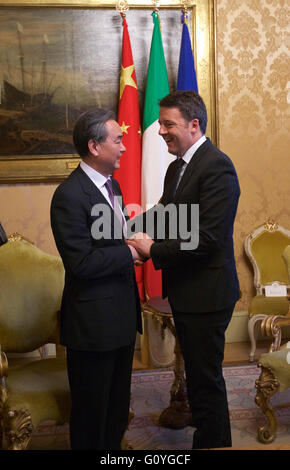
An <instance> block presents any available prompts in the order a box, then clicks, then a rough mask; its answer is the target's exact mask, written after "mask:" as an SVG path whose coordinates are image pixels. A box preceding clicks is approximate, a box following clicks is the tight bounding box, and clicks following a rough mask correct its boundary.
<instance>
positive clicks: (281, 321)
mask: <svg viewBox="0 0 290 470" xmlns="http://www.w3.org/2000/svg"><path fill="white" fill-rule="evenodd" d="M282 257H283V259H284V261H285V264H286V267H287V270H288V275H289V279H290V245H288V246H287V247H286V248H285V250H284V251H283V254H282ZM285 326H290V303H289V296H288V313H287V314H286V315H285V316H281V315H271V316H269V317H267V318H265V319H264V320H263V322H262V333H263V334H264V335H265V336H268V337H272V338H274V340H273V342H272V344H271V348H270V352H268V353H266V354H262V355H261V357H260V359H259V363H258V366H259V367H260V368H261V373H260V377H259V379H258V380H256V389H257V392H256V397H255V402H256V404H257V405H258V406H259V407H260V408H261V410H262V412H263V413H264V414H265V417H266V419H267V421H266V425H262V426H260V427H259V428H258V439H259V441H261V442H263V443H265V444H269V443H271V442H273V440H274V439H275V437H276V434H277V418H276V415H275V408H273V407H272V405H271V404H270V398H271V397H272V396H273V395H275V394H276V393H277V392H284V391H285V390H287V389H288V388H290V341H288V342H287V343H286V344H284V345H283V346H282V347H281V348H280V342H281V336H282V335H281V329H282V328H283V327H285ZM289 405H290V403H289ZM284 406H285V404H284V405H283V407H284Z"/></svg>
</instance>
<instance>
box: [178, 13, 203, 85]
mask: <svg viewBox="0 0 290 470" xmlns="http://www.w3.org/2000/svg"><path fill="white" fill-rule="evenodd" d="M177 90H193V91H196V92H197V93H198V86H197V80H196V73H195V66H194V58H193V54H192V49H191V41H190V36H189V31H188V27H187V24H186V22H185V21H184V20H183V27H182V37H181V47H180V55H179V66H178V78H177Z"/></svg>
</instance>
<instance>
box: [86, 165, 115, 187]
mask: <svg viewBox="0 0 290 470" xmlns="http://www.w3.org/2000/svg"><path fill="white" fill-rule="evenodd" d="M80 167H81V169H82V170H83V171H84V172H85V173H86V175H87V176H88V177H89V178H90V179H91V180H92V182H93V183H94V184H95V185H96V186H97V188H98V189H100V188H101V187H102V186H104V184H105V183H106V181H107V180H108V179H109V178H110V177H109V178H106V177H105V176H104V175H102V174H101V173H99V172H98V171H97V170H95V169H94V168H92V167H91V166H90V165H88V164H87V163H85V162H84V161H83V160H82V161H81V162H80Z"/></svg>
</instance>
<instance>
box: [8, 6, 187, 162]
mask: <svg viewBox="0 0 290 470" xmlns="http://www.w3.org/2000/svg"><path fill="white" fill-rule="evenodd" d="M161 17H162V34H163V44H164V51H165V56H166V60H167V72H168V78H169V83H170V85H171V88H174V87H175V81H176V76H177V67H178V57H179V47H180V38H181V23H180V11H179V10H177V11H174V10H173V11H172V10H171V11H170V10H167V11H166V10H165V11H162V14H161ZM127 22H128V25H129V30H130V35H131V43H132V50H133V56H134V62H135V69H136V74H137V83H138V91H139V101H140V112H141V113H142V107H143V101H144V92H145V85H146V70H147V65H148V58H149V53H150V45H151V37H152V31H153V20H152V16H151V11H150V10H148V9H147V10H146V9H145V10H138V11H137V10H132V11H129V12H128V14H127ZM172 30H176V32H177V34H176V35H175V36H173V35H172V34H170V33H172ZM122 33H123V29H122V19H121V17H120V14H119V13H118V12H117V11H116V10H108V9H95V10H94V9H69V8H64V9H57V8H23V9H12V8H10V9H9V8H0V86H1V102H0V137H1V138H0V159H1V158H5V159H7V157H9V156H11V157H12V156H13V157H15V156H21V155H22V156H23V157H25V156H28V155H29V156H30V157H31V156H37V155H38V156H41V155H47V156H49V155H56V154H74V153H75V150H74V146H73V142H72V129H73V127H74V124H75V121H76V119H77V117H78V116H79V115H80V113H82V112H84V111H87V110H89V109H90V108H93V107H96V106H99V107H107V108H111V109H113V110H114V111H116V112H117V108H118V96H119V80H120V66H121V47H122ZM141 115H142V114H141ZM18 158H19V157H18Z"/></svg>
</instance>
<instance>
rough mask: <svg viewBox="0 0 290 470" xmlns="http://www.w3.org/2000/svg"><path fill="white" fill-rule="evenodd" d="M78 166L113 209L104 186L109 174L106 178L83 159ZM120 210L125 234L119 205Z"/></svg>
mask: <svg viewBox="0 0 290 470" xmlns="http://www.w3.org/2000/svg"><path fill="white" fill-rule="evenodd" d="M80 167H81V169H82V170H83V171H84V172H85V173H86V175H87V176H88V177H89V178H90V180H91V181H92V182H93V183H94V184H95V185H96V186H97V188H98V189H99V190H100V191H101V193H102V194H103V196H104V197H105V198H106V200H107V201H108V203H109V204H110V206H111V207H112V209H114V208H113V206H112V203H111V200H110V197H109V193H108V190H107V188H106V186H105V184H106V182H107V180H108V179H110V176H109V178H106V177H105V176H104V175H102V174H101V173H99V172H98V171H97V170H94V168H92V167H91V166H90V165H88V164H87V163H85V162H84V161H83V160H82V161H81V162H80ZM119 206H120V205H119ZM120 212H121V214H122V217H123V220H124V222H125V224H124V227H123V228H124V234H125V233H126V226H127V222H126V219H125V216H124V213H123V211H122V207H120Z"/></svg>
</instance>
